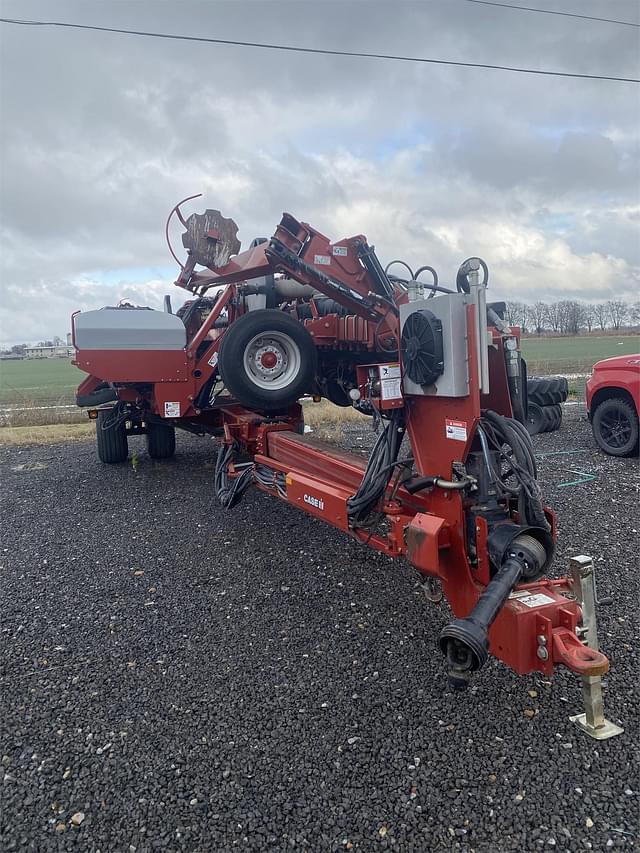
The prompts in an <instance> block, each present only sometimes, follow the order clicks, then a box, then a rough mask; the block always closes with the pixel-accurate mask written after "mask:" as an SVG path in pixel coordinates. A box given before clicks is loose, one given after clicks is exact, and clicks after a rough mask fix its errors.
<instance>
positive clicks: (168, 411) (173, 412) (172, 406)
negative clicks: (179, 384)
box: [164, 402, 180, 418]
mask: <svg viewBox="0 0 640 853" xmlns="http://www.w3.org/2000/svg"><path fill="white" fill-rule="evenodd" d="M164 416H165V418H179V417H180V403H169V402H166V403H165V404H164Z"/></svg>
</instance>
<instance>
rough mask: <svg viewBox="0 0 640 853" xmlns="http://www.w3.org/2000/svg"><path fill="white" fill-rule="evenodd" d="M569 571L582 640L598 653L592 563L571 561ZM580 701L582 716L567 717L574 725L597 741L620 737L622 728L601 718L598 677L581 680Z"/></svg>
mask: <svg viewBox="0 0 640 853" xmlns="http://www.w3.org/2000/svg"><path fill="white" fill-rule="evenodd" d="M569 569H570V571H571V577H572V580H573V587H574V592H575V594H576V598H577V601H578V604H579V605H580V608H581V610H582V626H583V631H582V632H581V634H582V639H583V640H584V641H585V643H586V644H587V645H588V646H590V647H591V648H592V649H595V650H596V651H597V650H598V629H597V620H596V591H595V569H594V565H593V559H592V558H591V557H585V556H580V557H572V558H571V559H570V560H569ZM582 698H583V700H584V708H585V713H584V714H574V715H573V716H571V717H569V719H570V720H571V722H572V723H575V724H576V725H577V726H578V727H579V728H580V729H582V731H583V732H586V733H587V734H588V735H589V737H592V738H595V739H596V740H607V738H610V737H615V736H616V735H621V734H622V733H623V731H624V729H623V728H622V727H621V726H617V725H616V724H615V723H612V722H611V721H610V720H607V719H606V717H605V716H604V705H603V699H602V677H601V676H599V675H598V676H583V678H582Z"/></svg>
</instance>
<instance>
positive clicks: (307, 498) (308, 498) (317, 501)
mask: <svg viewBox="0 0 640 853" xmlns="http://www.w3.org/2000/svg"><path fill="white" fill-rule="evenodd" d="M302 500H303V501H304V502H305V503H306V504H309V505H310V506H314V507H315V508H316V509H321V510H323V509H324V501H323V500H322V498H314V497H313V495H306V494H305V495H303V496H302Z"/></svg>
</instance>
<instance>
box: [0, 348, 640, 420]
mask: <svg viewBox="0 0 640 853" xmlns="http://www.w3.org/2000/svg"><path fill="white" fill-rule="evenodd" d="M522 352H523V355H524V357H525V358H526V359H527V364H528V368H529V374H530V375H531V376H536V375H537V376H540V375H544V374H553V373H559V374H572V373H589V372H590V371H591V368H592V367H593V365H594V364H595V362H596V361H599V360H600V359H601V358H608V357H609V356H613V355H631V354H633V353H638V352H640V336H638V335H621V336H619V337H618V336H615V335H607V336H603V337H586V336H585V337H577V338H525V339H523V341H522ZM85 376H86V374H84V373H82V372H81V371H80V370H78V369H77V368H76V367H74V366H73V365H72V364H71V362H70V361H69V360H68V359H66V358H52V359H25V360H23V361H0V406H1V405H2V404H5V405H11V406H21V407H32V406H33V407H35V406H43V405H45V406H46V405H53V404H56V403H57V404H71V403H73V402H74V393H75V390H76V388H77V387H78V385H79V384H80V382H82V380H83V379H84V377H85ZM33 415H34V417H36V418H37V419H36V420H34V421H33V422H34V423H43V422H47V423H48V422H54V423H56V422H58V421H59V420H60V419H62V418H64V420H67V419H72V418H74V417H80V411H79V410H78V411H76V412H75V413H73V412H71V411H67V412H65V413H61V412H60V411H58V412H57V413H55V415H53V414H52V415H51V416H50V417H51V420H47V417H49V416H48V414H47V413H46V412H44V411H42V410H39V411H38V412H35V411H34V412H33ZM43 418H44V420H43ZM5 420H6V418H5ZM0 422H2V419H1V418H0ZM11 422H16V418H12V419H11ZM20 422H21V423H24V422H25V413H22V415H21V420H20ZM26 422H28V423H31V421H30V420H29V419H28V417H27V421H26Z"/></svg>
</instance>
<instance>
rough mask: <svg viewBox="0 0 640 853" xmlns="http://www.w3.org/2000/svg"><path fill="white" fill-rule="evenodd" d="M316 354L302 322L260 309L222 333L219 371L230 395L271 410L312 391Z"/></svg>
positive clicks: (244, 402)
mask: <svg viewBox="0 0 640 853" xmlns="http://www.w3.org/2000/svg"><path fill="white" fill-rule="evenodd" d="M316 365H317V352H316V348H315V344H314V343H313V338H312V337H311V335H310V334H309V332H307V330H306V329H305V328H304V326H303V325H302V324H301V323H300V322H299V321H298V320H295V319H294V318H293V317H290V316H289V315H288V314H284V313H283V312H282V311H275V310H272V309H259V310H257V311H249V312H248V313H247V314H244V315H243V316H242V317H240V318H239V319H238V320H236V321H235V322H234V323H232V324H231V325H230V326H229V328H228V329H227V330H226V332H225V333H224V337H223V338H222V343H221V345H220V351H219V354H218V369H219V371H220V375H221V377H222V380H223V382H224V384H225V386H226V388H227V390H228V391H229V393H230V394H231V395H232V396H233V397H235V398H236V400H238V402H239V403H242V404H243V405H245V406H250V407H252V408H257V409H263V410H266V411H271V410H273V409H281V408H283V407H285V406H289V405H291V404H292V403H295V402H296V400H298V399H299V398H300V397H301V396H302V395H303V394H305V393H307V392H308V391H310V390H311V388H312V386H313V381H314V378H315V375H316Z"/></svg>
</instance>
